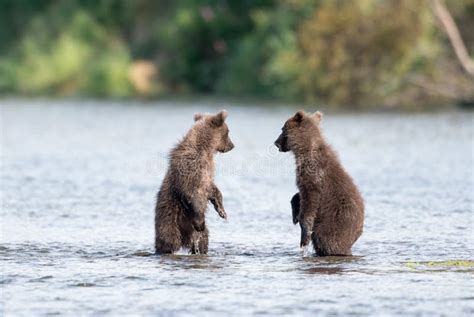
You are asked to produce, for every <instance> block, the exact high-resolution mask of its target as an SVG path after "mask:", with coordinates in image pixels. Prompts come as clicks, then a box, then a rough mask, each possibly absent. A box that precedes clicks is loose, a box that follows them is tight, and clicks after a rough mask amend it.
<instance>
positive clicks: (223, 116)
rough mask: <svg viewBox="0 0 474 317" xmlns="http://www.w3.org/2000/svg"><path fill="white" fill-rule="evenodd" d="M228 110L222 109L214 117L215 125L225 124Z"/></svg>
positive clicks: (213, 122)
mask: <svg viewBox="0 0 474 317" xmlns="http://www.w3.org/2000/svg"><path fill="white" fill-rule="evenodd" d="M227 115H228V113H227V111H225V110H222V111H220V112H219V113H218V114H216V115H215V116H213V117H212V120H211V122H212V124H213V125H215V126H216V127H220V126H221V125H223V124H224V121H225V119H226V118H227Z"/></svg>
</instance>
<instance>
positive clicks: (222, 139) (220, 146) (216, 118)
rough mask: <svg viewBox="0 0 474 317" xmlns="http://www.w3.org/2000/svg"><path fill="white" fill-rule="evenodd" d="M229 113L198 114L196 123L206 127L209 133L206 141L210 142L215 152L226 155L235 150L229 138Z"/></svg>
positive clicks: (195, 118)
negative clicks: (227, 119) (227, 121)
mask: <svg viewBox="0 0 474 317" xmlns="http://www.w3.org/2000/svg"><path fill="white" fill-rule="evenodd" d="M227 115H228V114H227V111H225V110H222V111H220V112H219V113H217V114H215V115H213V114H202V113H196V114H195V115H194V121H195V122H196V123H199V124H201V125H202V126H203V127H204V131H206V132H207V133H206V134H207V138H206V141H207V142H209V143H210V144H209V145H210V146H211V148H212V149H213V150H214V151H217V152H221V153H225V152H229V151H230V150H232V149H233V148H234V143H232V141H231V140H230V137H229V127H228V126H227V124H226V123H225V119H226V118H227Z"/></svg>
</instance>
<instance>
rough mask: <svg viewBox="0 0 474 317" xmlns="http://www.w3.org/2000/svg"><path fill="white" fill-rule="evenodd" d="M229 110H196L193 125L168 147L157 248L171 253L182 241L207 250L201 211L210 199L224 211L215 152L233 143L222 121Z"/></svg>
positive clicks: (157, 215) (157, 222) (158, 212)
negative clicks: (209, 111) (215, 165)
mask: <svg viewBox="0 0 474 317" xmlns="http://www.w3.org/2000/svg"><path fill="white" fill-rule="evenodd" d="M226 117H227V112H225V111H221V112H219V113H218V114H216V115H208V114H206V115H203V114H196V115H194V121H195V124H194V126H193V127H192V128H191V129H190V130H189V131H188V133H187V134H186V136H185V137H184V138H183V140H182V141H181V142H180V143H179V144H178V145H177V146H176V147H175V148H174V149H173V150H172V151H171V154H170V162H169V168H168V172H167V174H166V176H165V178H164V180H163V183H162V185H161V188H160V191H159V192H158V197H157V203H156V208H155V251H156V253H173V252H175V251H178V250H179V249H180V248H181V247H184V248H188V249H190V250H191V252H192V253H193V254H194V253H201V254H206V253H207V251H208V241H209V231H208V230H207V227H206V223H205V211H206V209H207V204H208V202H209V201H210V202H211V203H212V204H213V205H214V208H215V210H216V211H217V213H218V214H219V216H220V217H222V218H224V219H226V218H227V215H226V212H225V210H224V205H223V203H222V194H221V192H220V191H219V189H218V188H217V186H216V185H215V184H214V180H213V178H214V159H213V156H214V154H215V153H216V152H222V153H224V152H228V151H230V150H232V149H233V148H234V144H233V143H232V141H231V140H230V138H229V128H228V127H227V124H226V123H225V119H226Z"/></svg>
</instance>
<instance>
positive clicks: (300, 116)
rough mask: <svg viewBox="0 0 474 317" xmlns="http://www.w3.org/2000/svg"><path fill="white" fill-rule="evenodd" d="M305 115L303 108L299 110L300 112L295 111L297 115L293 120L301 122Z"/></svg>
mask: <svg viewBox="0 0 474 317" xmlns="http://www.w3.org/2000/svg"><path fill="white" fill-rule="evenodd" d="M304 116H305V113H304V111H303V110H299V111H298V112H296V113H295V115H294V116H293V120H295V121H296V122H298V123H300V122H301V121H303V118H304Z"/></svg>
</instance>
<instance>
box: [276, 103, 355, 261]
mask: <svg viewBox="0 0 474 317" xmlns="http://www.w3.org/2000/svg"><path fill="white" fill-rule="evenodd" d="M321 119H322V114H321V113H320V112H319V111H318V112H316V113H314V114H308V113H305V112H303V111H298V112H297V113H296V114H295V115H294V116H293V117H291V118H290V119H288V121H286V123H285V125H284V126H283V128H282V133H281V135H280V136H279V137H278V139H277V140H276V141H275V145H276V146H277V147H278V149H279V150H280V152H288V151H291V152H293V153H294V155H295V158H296V175H297V176H296V179H297V186H298V189H299V192H298V193H296V194H295V195H294V196H293V198H292V199H291V207H292V214H293V223H294V224H297V223H298V222H299V223H300V227H301V240H300V246H301V247H305V246H307V245H308V244H309V241H310V239H311V240H312V242H313V247H314V250H315V251H316V253H317V254H318V255H320V256H327V255H351V247H352V245H353V244H354V243H355V242H356V240H357V239H358V238H359V236H360V235H361V234H362V228H363V224H364V202H363V199H362V196H361V194H360V193H359V191H358V190H357V187H356V186H355V185H354V183H353V181H352V179H351V177H350V176H349V175H348V174H347V172H346V171H345V170H344V168H343V167H342V165H341V163H340V162H339V159H338V157H337V155H336V153H335V152H334V150H333V149H332V148H331V146H330V145H328V144H327V143H326V142H325V140H324V138H323V136H322V133H321V128H320V123H321Z"/></svg>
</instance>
